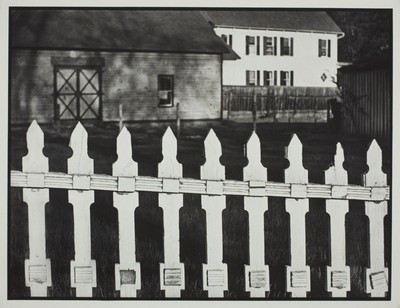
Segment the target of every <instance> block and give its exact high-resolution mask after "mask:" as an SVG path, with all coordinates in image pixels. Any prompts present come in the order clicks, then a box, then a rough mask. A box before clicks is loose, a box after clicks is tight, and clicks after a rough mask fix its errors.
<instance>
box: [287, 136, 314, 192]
mask: <svg viewBox="0 0 400 308" xmlns="http://www.w3.org/2000/svg"><path fill="white" fill-rule="evenodd" d="M286 158H287V159H288V160H289V163H290V165H289V168H287V169H286V170H285V182H286V183H299V184H306V183H307V182H308V171H307V170H306V169H304V167H303V145H302V144H301V141H300V139H299V137H297V135H296V134H294V135H293V137H292V140H290V143H289V145H288V146H287V148H286Z"/></svg>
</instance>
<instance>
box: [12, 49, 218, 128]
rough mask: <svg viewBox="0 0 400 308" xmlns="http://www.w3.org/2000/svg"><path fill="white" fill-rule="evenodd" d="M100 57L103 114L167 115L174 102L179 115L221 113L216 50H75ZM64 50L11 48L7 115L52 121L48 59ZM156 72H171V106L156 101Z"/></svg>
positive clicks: (115, 117)
mask: <svg viewBox="0 0 400 308" xmlns="http://www.w3.org/2000/svg"><path fill="white" fill-rule="evenodd" d="M73 56H74V57H76V58H77V59H80V58H92V57H94V58H100V59H101V60H103V61H104V66H103V67H102V90H103V96H102V101H103V104H102V108H103V111H102V114H103V117H102V118H103V120H106V121H114V120H118V119H119V102H122V104H123V114H124V119H125V120H155V121H156V120H172V119H175V118H176V103H177V102H179V104H180V106H179V108H180V116H181V118H182V119H217V118H220V116H221V96H222V89H221V87H222V86H221V78H222V77H221V61H222V59H221V55H217V54H209V55H206V54H172V53H143V52H142V53H131V52H118V53H117V52H74V53H73ZM55 57H57V58H62V57H66V58H69V57H71V53H70V52H69V51H48V50H40V51H30V50H13V51H12V54H11V121H12V122H14V123H17V122H28V121H31V120H33V119H36V120H37V121H38V122H44V123H45V122H51V121H52V120H53V118H54V76H53V75H54V72H53V65H52V59H54V58H55ZM158 75H174V90H175V92H174V107H163V108H160V107H158V81H157V80H158V79H157V78H158Z"/></svg>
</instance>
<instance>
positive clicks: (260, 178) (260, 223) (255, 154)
mask: <svg viewBox="0 0 400 308" xmlns="http://www.w3.org/2000/svg"><path fill="white" fill-rule="evenodd" d="M246 156H247V159H248V161H249V163H248V165H247V166H246V167H245V168H244V169H243V180H244V181H249V183H250V184H249V185H250V196H249V197H244V208H245V210H246V211H247V212H248V213H249V257H250V261H249V265H245V280H246V291H248V292H250V296H251V297H265V292H266V291H269V268H268V266H266V265H265V256H264V254H265V247H264V246H265V240H264V212H265V211H266V210H268V199H267V198H266V197H262V196H263V195H265V182H266V181H267V169H266V168H265V167H264V166H263V165H262V163H261V145H260V139H259V138H258V136H257V134H256V133H255V132H253V133H252V135H251V137H250V139H249V141H248V142H247V146H246Z"/></svg>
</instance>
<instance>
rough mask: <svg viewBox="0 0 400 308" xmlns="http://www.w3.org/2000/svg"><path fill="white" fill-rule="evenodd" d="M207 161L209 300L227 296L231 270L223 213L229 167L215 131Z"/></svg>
mask: <svg viewBox="0 0 400 308" xmlns="http://www.w3.org/2000/svg"><path fill="white" fill-rule="evenodd" d="M204 152H205V157H206V162H205V164H204V165H203V166H201V169H200V173H201V174H200V176H201V179H203V180H207V192H208V193H211V194H213V195H211V196H210V195H202V196H201V204H202V208H203V209H204V210H205V211H206V223H207V227H206V230H207V264H203V288H204V290H205V291H208V296H209V297H224V291H226V290H228V270H227V266H226V264H225V263H223V239H222V211H223V210H224V209H225V207H226V198H225V196H223V195H222V180H224V179H225V167H224V166H222V165H221V163H220V161H219V159H220V157H221V155H222V149H221V144H220V142H219V140H218V138H217V136H216V135H215V133H214V131H213V130H212V129H211V130H210V132H209V133H208V135H207V138H206V139H205V141H204Z"/></svg>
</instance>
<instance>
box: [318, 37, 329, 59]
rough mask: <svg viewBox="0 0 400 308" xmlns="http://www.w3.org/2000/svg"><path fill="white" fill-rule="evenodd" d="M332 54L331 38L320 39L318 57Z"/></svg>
mask: <svg viewBox="0 0 400 308" xmlns="http://www.w3.org/2000/svg"><path fill="white" fill-rule="evenodd" d="M330 56H331V40H318V57H330Z"/></svg>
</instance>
